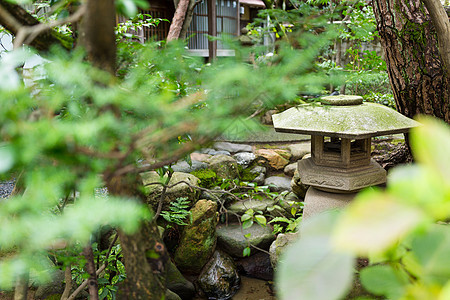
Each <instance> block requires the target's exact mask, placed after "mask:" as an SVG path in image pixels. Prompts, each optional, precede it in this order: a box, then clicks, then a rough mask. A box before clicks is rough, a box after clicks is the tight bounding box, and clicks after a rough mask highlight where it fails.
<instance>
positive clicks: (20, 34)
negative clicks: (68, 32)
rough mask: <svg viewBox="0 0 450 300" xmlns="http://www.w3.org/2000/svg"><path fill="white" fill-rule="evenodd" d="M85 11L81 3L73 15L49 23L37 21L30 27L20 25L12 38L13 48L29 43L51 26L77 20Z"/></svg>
mask: <svg viewBox="0 0 450 300" xmlns="http://www.w3.org/2000/svg"><path fill="white" fill-rule="evenodd" d="M85 12H86V5H82V6H81V7H80V8H79V9H78V10H77V11H76V12H75V13H74V14H73V15H71V16H69V17H67V18H65V19H62V20H56V21H53V22H50V23H47V24H45V23H39V24H37V25H34V26H32V27H29V26H22V27H20V28H19V30H18V31H17V34H16V38H15V39H14V48H18V47H20V46H21V45H22V44H27V45H30V44H31V43H32V42H33V41H34V40H35V39H36V38H37V37H38V36H39V35H40V34H42V33H44V32H46V31H49V30H51V29H52V28H53V27H57V26H61V25H64V24H67V23H73V22H77V21H79V20H80V19H81V17H82V16H83V15H84V13H85Z"/></svg>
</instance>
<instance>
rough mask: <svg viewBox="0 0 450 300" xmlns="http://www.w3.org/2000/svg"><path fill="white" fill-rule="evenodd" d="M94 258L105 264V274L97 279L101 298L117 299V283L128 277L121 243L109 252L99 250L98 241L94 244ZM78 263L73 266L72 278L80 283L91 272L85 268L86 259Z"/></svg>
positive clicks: (100, 263)
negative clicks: (123, 261)
mask: <svg viewBox="0 0 450 300" xmlns="http://www.w3.org/2000/svg"><path fill="white" fill-rule="evenodd" d="M92 248H93V250H94V260H95V261H96V262H97V263H98V264H99V265H103V264H104V265H105V270H104V273H103V276H101V277H99V278H98V279H97V283H98V288H99V289H98V293H99V299H100V300H102V299H108V300H112V299H116V292H117V285H118V284H119V283H120V282H122V281H124V280H125V278H126V272H125V266H124V265H123V263H122V259H123V255H122V248H121V247H120V244H117V245H114V246H113V247H112V248H111V251H110V252H109V254H108V250H103V251H99V249H98V246H97V244H96V243H94V244H92ZM78 262H79V263H78V264H74V265H72V267H71V270H72V280H73V281H74V282H75V283H76V284H77V285H80V284H81V283H82V282H83V281H84V280H85V279H87V278H89V274H87V273H86V271H85V270H84V264H85V260H84V259H80V260H78Z"/></svg>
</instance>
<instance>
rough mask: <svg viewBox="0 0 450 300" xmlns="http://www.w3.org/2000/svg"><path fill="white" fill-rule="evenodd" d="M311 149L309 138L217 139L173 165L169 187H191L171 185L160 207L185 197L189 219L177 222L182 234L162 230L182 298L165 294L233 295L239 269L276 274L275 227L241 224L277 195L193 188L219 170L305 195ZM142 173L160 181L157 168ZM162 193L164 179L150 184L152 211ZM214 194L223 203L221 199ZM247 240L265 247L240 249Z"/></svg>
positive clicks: (296, 196)
mask: <svg viewBox="0 0 450 300" xmlns="http://www.w3.org/2000/svg"><path fill="white" fill-rule="evenodd" d="M310 148H311V145H310V143H309V142H301V143H297V144H285V145H276V146H273V145H272V146H267V147H264V146H263V145H244V144H237V143H228V142H217V143H215V144H214V145H212V147H211V148H207V149H201V150H200V151H197V152H194V153H192V154H191V160H192V164H188V163H187V162H185V161H179V162H178V163H176V164H174V165H173V166H172V168H173V170H174V174H173V176H172V178H171V180H170V183H169V185H173V184H175V183H177V182H181V181H184V182H187V183H189V185H187V184H184V183H181V184H178V185H176V186H174V187H172V188H169V189H168V190H167V191H166V197H165V201H164V203H163V210H167V209H168V207H169V203H170V202H171V201H174V200H175V199H177V198H187V199H189V201H190V205H191V208H190V212H191V215H192V221H191V223H190V224H189V225H186V226H180V227H179V228H178V229H179V230H180V232H179V235H178V236H177V237H176V238H173V232H172V233H171V232H166V233H165V235H164V239H165V242H166V245H168V247H169V249H170V250H171V253H172V261H173V264H172V265H171V267H170V270H171V271H170V273H171V276H170V277H169V280H168V288H169V290H171V291H172V292H174V293H175V294H176V295H178V296H179V298H176V297H174V295H173V294H170V295H169V294H168V295H167V296H168V297H170V298H169V299H180V298H181V299H191V298H192V297H193V296H194V295H195V294H196V293H197V294H199V295H202V296H204V297H205V298H208V299H229V298H230V297H232V295H233V294H234V293H236V291H237V290H238V289H239V285H240V276H241V275H245V276H248V277H253V278H257V279H261V280H266V281H268V280H273V267H272V262H271V256H272V259H276V257H277V255H278V252H277V253H275V252H274V253H273V254H272V255H271V256H269V255H268V254H267V252H268V251H269V249H270V246H271V244H272V243H273V242H274V241H275V239H276V236H275V235H274V234H273V228H272V226H271V225H267V226H265V227H263V226H261V225H259V224H257V223H254V224H253V225H252V226H251V227H250V228H247V229H245V230H242V227H241V225H240V223H239V221H238V219H239V216H241V215H243V214H244V213H245V212H246V211H247V210H248V209H249V208H252V209H253V210H255V211H261V212H263V213H267V212H269V211H271V208H273V207H274V205H276V204H279V201H278V200H273V199H269V198H265V199H252V198H251V197H249V198H247V199H243V200H242V201H236V199H227V195H225V194H222V195H221V194H215V195H216V196H213V195H211V194H209V193H207V192H205V191H200V190H198V189H195V188H192V187H198V186H200V185H202V186H205V184H206V183H207V182H208V180H211V178H212V175H211V174H214V176H216V177H215V178H219V179H220V178H224V179H235V178H239V179H241V180H245V181H251V182H255V183H256V184H257V185H258V186H261V185H267V186H269V187H270V190H271V191H274V192H279V193H281V192H283V191H286V192H285V193H282V194H283V196H282V197H284V198H285V199H286V200H287V201H302V199H303V197H304V195H305V191H306V186H304V185H303V184H302V183H301V182H300V180H299V178H298V172H296V165H297V164H296V162H297V160H299V159H302V158H303V157H305V156H307V155H308V154H309V153H310ZM295 175H296V176H297V180H295ZM141 176H142V179H143V182H144V184H148V183H152V182H153V183H154V182H158V181H159V180H160V179H159V175H158V174H157V173H156V172H147V173H144V174H141ZM206 185H207V184H206ZM211 188H212V189H214V186H211ZM161 191H162V187H161V186H160V185H149V186H147V188H146V193H147V195H148V200H149V204H150V205H152V206H153V208H154V209H156V207H157V204H158V203H157V202H158V199H159V195H160V194H161ZM217 197H220V199H221V200H223V202H222V203H219V201H217ZM222 205H224V207H221V206H222ZM219 212H220V218H219ZM289 212H290V207H286V215H288V214H289ZM219 219H220V221H219ZM171 236H172V237H171ZM171 239H172V240H171ZM174 239H175V241H174ZM250 244H251V245H254V246H256V247H257V248H259V249H262V250H264V251H267V252H262V251H259V250H256V248H252V250H251V255H250V256H249V257H244V255H243V251H244V249H245V248H246V247H248V246H249V245H250Z"/></svg>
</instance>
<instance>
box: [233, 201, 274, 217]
mask: <svg viewBox="0 0 450 300" xmlns="http://www.w3.org/2000/svg"><path fill="white" fill-rule="evenodd" d="M273 205H275V200H273V199H270V198H269V197H265V198H263V199H261V200H259V199H252V198H249V199H246V200H243V201H239V202H236V203H233V204H232V205H230V207H228V209H227V210H228V211H229V212H231V213H235V214H238V215H240V216H241V215H243V214H244V213H245V212H246V211H247V210H248V209H253V210H254V211H258V210H260V211H263V212H265V211H266V210H267V208H268V207H272V206H273Z"/></svg>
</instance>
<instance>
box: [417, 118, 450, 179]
mask: <svg viewBox="0 0 450 300" xmlns="http://www.w3.org/2000/svg"><path fill="white" fill-rule="evenodd" d="M419 121H420V122H421V123H422V124H423V126H419V127H416V128H414V129H413V130H412V132H411V145H412V148H413V153H414V156H415V157H416V158H417V160H418V161H419V162H421V163H423V164H425V165H427V166H429V167H431V168H433V169H434V170H436V171H437V172H439V173H440V174H441V176H442V178H444V179H445V180H446V182H447V184H449V185H450V159H449V152H450V126H449V125H448V124H446V123H444V122H443V121H441V120H438V119H432V118H429V117H422V118H420V119H419Z"/></svg>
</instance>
